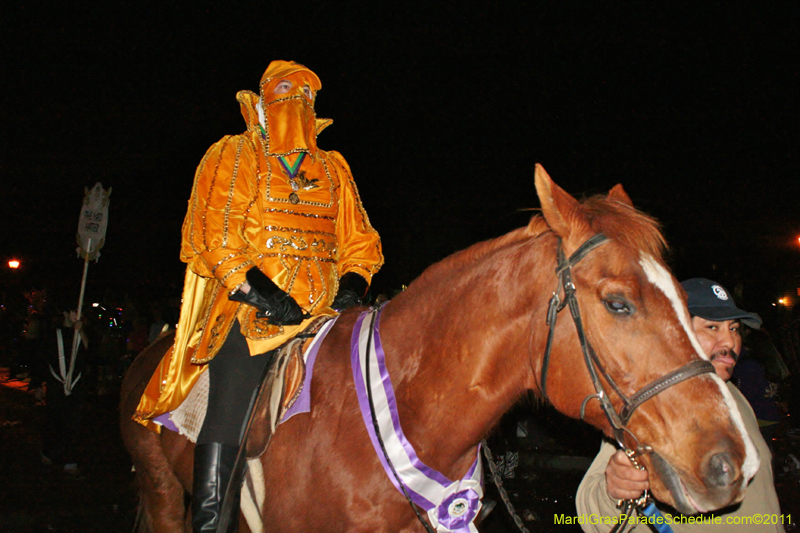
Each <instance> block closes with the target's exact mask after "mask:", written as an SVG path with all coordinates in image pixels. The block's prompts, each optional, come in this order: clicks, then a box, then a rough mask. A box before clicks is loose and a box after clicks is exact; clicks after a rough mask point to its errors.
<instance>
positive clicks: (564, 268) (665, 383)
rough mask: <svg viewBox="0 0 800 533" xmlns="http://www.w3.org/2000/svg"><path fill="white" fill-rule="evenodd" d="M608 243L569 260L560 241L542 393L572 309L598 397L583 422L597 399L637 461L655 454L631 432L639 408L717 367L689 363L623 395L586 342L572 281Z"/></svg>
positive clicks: (595, 243) (596, 240)
mask: <svg viewBox="0 0 800 533" xmlns="http://www.w3.org/2000/svg"><path fill="white" fill-rule="evenodd" d="M608 240H609V239H608V237H606V236H605V235H604V234H602V233H598V234H596V235H594V236H593V237H591V238H589V239H588V240H587V241H586V242H584V243H583V244H581V245H580V246H579V247H578V249H577V250H575V252H574V253H573V254H572V255H571V256H570V257H569V258H567V257H566V255H565V254H564V249H563V246H562V245H561V238H560V237H559V238H558V252H557V259H558V264H557V265H556V275H557V276H558V286H557V287H556V290H555V291H554V292H553V297H552V298H551V299H550V305H549V307H548V309H547V324H548V326H549V327H550V330H549V332H548V334H547V344H546V346H545V352H544V358H543V360H542V371H541V385H540V389H541V392H542V396H543V397H544V398H547V369H548V366H549V364H550V352H551V349H552V346H553V336H554V333H555V328H556V320H557V319H558V313H559V312H560V311H561V310H562V309H564V307H566V306H567V305H568V306H569V310H570V314H571V315H572V320H573V322H574V323H575V329H576V330H577V333H578V340H579V341H580V344H581V350H582V351H583V360H584V363H585V364H586V369H587V370H588V372H589V377H590V378H591V380H592V384H593V385H594V389H595V393H594V394H590V395H589V396H587V397H586V398H585V399H584V400H583V403H582V404H581V413H580V414H581V419H583V418H584V415H585V410H586V404H587V403H588V402H589V400H591V399H596V400H597V401H599V402H600V406H601V407H602V409H603V412H604V413H605V415H606V418H608V421H609V423H610V424H611V428H612V430H613V434H614V438H615V439H616V441H617V443H618V444H619V445H620V447H621V448H622V449H623V450H626V451H632V452H633V455H632V456H634V457H635V456H636V455H640V454H642V453H649V452H651V451H652V449H651V448H650V447H649V446H647V445H642V444H641V443H640V442H639V440H638V439H637V438H636V436H635V435H634V434H633V433H632V432H631V431H630V430H629V429H628V428H627V424H628V421H629V420H630V418H631V415H633V412H634V411H635V410H636V408H637V407H639V406H640V405H642V404H643V403H644V402H646V401H647V400H649V399H650V398H652V397H653V396H656V395H657V394H659V393H661V392H663V391H664V390H666V389H668V388H669V387H671V386H673V385H677V384H678V383H680V382H682V381H686V380H687V379H690V378H693V377H695V376H698V375H700V374H705V373H709V372H714V366H713V365H712V364H711V363H710V362H708V361H705V360H697V361H692V362H691V363H687V364H686V365H684V366H682V367H680V368H678V369H677V370H673V371H672V372H669V373H668V374H666V375H664V376H661V377H660V378H658V379H656V380H654V381H652V382H651V383H649V384H647V385H645V386H644V387H642V388H641V389H639V390H638V391H636V392H635V393H633V394H632V395H631V396H626V395H625V394H623V393H622V391H621V390H620V389H619V387H618V386H617V384H616V383H615V382H614V380H613V379H612V378H611V376H610V375H609V374H608V372H607V371H606V370H605V368H604V367H603V365H602V364H601V363H600V360H599V359H598V358H597V354H596V353H595V351H594V349H593V348H592V345H591V343H590V342H589V340H588V339H587V338H586V332H585V331H584V329H583V320H582V319H581V312H580V308H579V306H578V299H577V297H576V295H575V293H576V288H575V284H574V283H573V281H572V267H573V266H575V265H576V264H577V263H578V262H580V260H581V259H583V258H584V257H586V255H588V254H589V252H591V251H592V250H594V249H595V248H597V247H599V246H602V245H603V244H605V243H607V242H608ZM562 291H563V294H564V297H563V299H562V298H561V297H560V296H559V293H560V292H562ZM600 376H602V377H603V378H604V379H605V381H606V382H607V383H608V384H609V385H610V386H611V388H612V389H613V390H614V392H615V393H616V394H617V396H619V397H620V399H621V400H622V403H623V406H622V409H621V410H620V411H619V412H617V411H616V409H615V408H614V406H613V405H612V403H611V399H610V398H609V395H608V393H607V392H606V389H605V387H604V386H603V382H602V381H601V380H600ZM626 433H627V434H628V435H630V437H631V438H633V440H634V442H635V443H636V448H635V450H631V448H630V447H629V446H628V445H627V444H626V442H625V434H626ZM629 455H630V454H629Z"/></svg>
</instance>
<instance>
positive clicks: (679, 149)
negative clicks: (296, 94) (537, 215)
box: [0, 1, 800, 315]
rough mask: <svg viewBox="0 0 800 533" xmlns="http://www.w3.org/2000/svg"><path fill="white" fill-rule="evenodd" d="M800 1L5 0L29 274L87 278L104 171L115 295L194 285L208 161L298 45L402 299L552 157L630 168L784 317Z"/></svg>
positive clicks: (25, 272) (517, 210) (15, 237)
mask: <svg viewBox="0 0 800 533" xmlns="http://www.w3.org/2000/svg"><path fill="white" fill-rule="evenodd" d="M81 6H83V7H81ZM799 6H800V4H798V3H797V2H763V1H754V2H736V1H734V2H711V1H709V2H687V3H681V2H662V3H656V2H646V3H645V2H529V3H528V2H515V1H505V2H472V3H465V2H432V3H417V2H415V3H411V2H403V3H390V2H385V3H380V4H379V3H367V2H364V3H347V2H326V3H317V2H305V3H304V2H292V3H288V2H281V3H273V2H237V1H228V2H215V3H211V2H194V3H191V4H189V3H171V2H158V3H156V2H141V1H137V2H121V1H109V2H102V3H94V2H85V3H81V2H59V3H56V2H10V1H9V2H2V4H0V13H1V15H2V23H1V24H0V26H1V27H0V32H1V33H0V35H2V37H1V39H2V55H3V59H2V72H1V73H0V79H2V81H1V82H0V98H2V100H1V101H0V106H1V107H0V113H1V114H0V131H2V142H0V149H1V150H2V152H0V179H1V180H2V198H3V201H2V208H1V209H0V224H2V226H1V227H2V228H3V230H2V236H0V258H2V259H3V264H2V265H0V266H2V276H3V277H6V278H7V279H8V280H11V281H10V284H8V285H6V288H7V289H8V287H12V288H13V289H16V288H19V287H23V288H34V287H35V288H42V287H48V289H49V290H50V291H51V292H58V293H60V294H61V295H62V296H63V298H71V297H72V296H73V294H74V295H75V296H77V292H78V288H79V285H80V275H81V270H82V266H83V265H82V261H80V260H78V259H76V254H75V252H74V248H75V238H74V235H75V231H76V228H77V219H78V214H79V210H80V204H81V201H82V198H83V194H84V191H83V188H84V187H91V186H92V185H93V184H94V183H95V182H97V181H100V182H102V183H103V185H104V186H105V187H106V188H108V187H112V188H113V192H112V195H111V209H110V215H109V227H108V234H107V240H106V246H105V248H104V249H103V250H102V257H101V259H100V262H99V263H97V264H96V265H95V264H92V266H91V267H90V269H89V288H88V291H89V297H90V298H99V297H101V296H100V295H102V294H106V295H107V294H109V291H112V292H114V293H115V294H127V293H130V294H133V295H136V296H137V297H147V296H148V295H149V294H151V293H156V294H161V295H163V294H165V293H177V294H179V293H180V286H181V283H182V279H183V268H184V267H183V265H182V264H181V263H180V261H179V260H178V247H179V242H180V226H181V223H182V221H183V216H184V214H185V209H186V201H187V200H188V197H189V192H190V188H191V183H192V179H193V175H194V170H195V167H196V165H197V163H198V162H199V160H200V158H201V157H202V155H203V153H204V152H205V150H206V149H207V148H208V146H209V145H211V144H212V143H213V142H215V141H216V140H217V139H219V138H220V137H222V136H223V135H225V134H234V133H239V132H241V131H243V130H244V122H243V120H242V118H241V116H240V114H239V110H238V104H237V102H236V101H235V98H234V97H235V93H236V91H238V90H240V89H251V90H256V89H257V86H258V81H259V79H260V77H261V74H262V72H263V71H264V69H265V68H266V66H267V65H268V64H269V62H270V61H271V60H273V59H293V60H296V61H298V62H301V63H303V64H305V65H307V66H308V67H310V68H311V69H312V70H314V71H315V72H316V73H317V74H318V75H319V77H320V79H321V80H322V83H323V89H322V91H321V92H320V95H319V100H318V103H317V114H318V116H320V117H331V118H333V119H334V120H335V123H334V125H333V126H332V127H330V128H329V129H328V130H326V131H325V132H324V133H322V134H321V136H320V139H319V144H320V146H321V147H322V148H324V149H336V150H339V151H340V152H342V153H343V154H344V156H345V157H346V158H347V160H348V162H349V163H350V165H351V167H352V169H353V172H354V174H355V177H356V181H357V183H358V186H359V190H360V193H361V196H362V199H363V201H364V204H365V207H366V208H367V210H368V212H369V214H370V218H371V220H372V223H373V225H374V226H375V227H376V229H378V231H379V232H380V233H381V236H382V238H383V242H384V251H385V256H386V266H385V267H384V270H383V271H382V272H381V273H380V274H379V275H378V276H377V277H376V279H375V290H376V292H381V291H391V290H393V289H397V288H399V287H400V285H402V284H407V283H409V282H410V281H411V280H412V279H413V278H414V277H416V276H417V275H418V274H419V273H420V272H421V271H422V270H423V269H424V268H425V267H426V266H427V265H429V264H430V263H432V262H435V261H437V260H439V259H441V258H442V257H444V256H446V255H448V254H450V253H452V252H454V251H456V250H459V249H461V248H464V247H466V246H468V245H469V244H471V243H473V242H476V241H478V240H482V239H486V238H490V237H494V236H498V235H501V234H502V233H504V232H506V231H509V230H511V229H513V228H515V227H518V226H521V225H523V224H525V223H526V222H527V220H528V218H529V217H530V215H531V212H530V211H528V209H530V208H535V207H537V206H538V200H537V199H536V196H535V190H534V186H533V171H534V164H535V163H536V162H541V163H542V164H543V165H544V166H545V168H546V169H547V170H548V172H549V173H550V175H551V176H552V177H553V179H554V180H555V181H556V182H557V183H559V184H560V185H561V186H562V187H563V188H565V189H566V190H567V191H569V192H571V193H573V194H575V195H576V196H582V195H588V194H594V193H599V192H606V191H607V190H608V189H609V188H610V187H612V186H613V185H614V184H616V183H622V184H623V185H624V187H625V189H626V190H627V192H628V194H629V195H630V196H631V198H632V199H633V201H634V203H635V204H636V205H637V206H638V207H639V208H641V209H643V210H645V211H647V212H649V213H650V214H652V215H654V216H655V217H657V218H658V219H660V220H661V221H662V223H663V224H664V232H665V234H666V236H667V239H668V241H669V242H670V244H671V252H670V255H669V258H668V259H669V261H670V264H671V266H672V267H673V268H674V270H675V273H676V275H677V276H678V277H679V278H681V279H682V278H685V277H693V276H705V277H710V278H713V279H717V280H718V281H721V282H722V283H724V284H726V285H728V287H729V288H732V289H735V291H736V292H737V294H738V295H741V296H743V299H744V300H745V302H746V305H748V306H749V307H750V308H752V309H753V310H757V311H759V312H761V313H762V314H767V315H769V314H770V310H771V309H772V306H771V304H772V303H773V302H774V301H775V300H776V299H777V297H778V296H780V295H781V294H783V293H785V292H787V291H789V292H790V293H792V294H794V291H795V288H796V287H797V286H800V284H799V283H798V281H800V280H798V279H797V278H798V274H800V269H798V258H800V245H798V242H797V237H798V234H800V215H799V214H798V211H797V199H798V189H799V188H800V186H799V185H798V180H797V170H798V164H797V163H798V160H797V158H798V135H797V127H798V118H799V117H798V100H797V94H798V51H799V49H798V37H797V34H798V31H797V30H798V12H799V11H800V7H799ZM11 257H18V258H19V259H21V260H22V261H23V267H22V268H21V269H20V270H19V271H18V272H11V271H10V270H8V269H6V268H5V262H6V260H7V259H8V258H11ZM65 305H72V304H65Z"/></svg>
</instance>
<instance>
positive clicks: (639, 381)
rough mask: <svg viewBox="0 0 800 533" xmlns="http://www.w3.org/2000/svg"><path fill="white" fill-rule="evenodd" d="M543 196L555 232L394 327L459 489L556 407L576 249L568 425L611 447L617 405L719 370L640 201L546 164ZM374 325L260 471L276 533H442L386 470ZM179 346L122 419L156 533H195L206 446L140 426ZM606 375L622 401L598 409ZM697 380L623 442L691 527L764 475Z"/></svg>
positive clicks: (389, 345)
mask: <svg viewBox="0 0 800 533" xmlns="http://www.w3.org/2000/svg"><path fill="white" fill-rule="evenodd" d="M536 189H537V192H538V195H539V199H540V201H541V205H542V216H536V217H534V218H533V219H532V220H531V222H530V224H529V225H528V226H527V227H524V228H520V229H518V230H516V231H513V232H511V233H509V234H507V235H505V236H503V237H500V238H498V239H495V240H491V241H487V242H483V243H479V244H476V245H474V246H472V247H471V248H468V249H467V250H464V251H462V252H459V253H457V254H455V255H453V256H451V257H449V258H447V259H445V260H443V261H442V262H440V263H438V264H436V265H434V266H432V267H430V268H429V269H427V270H426V271H425V273H423V274H422V276H420V278H419V279H417V280H416V281H415V282H414V283H412V284H411V285H410V286H409V287H408V289H407V290H406V291H405V292H403V293H402V294H400V295H399V296H397V297H396V298H395V299H393V300H391V301H390V302H389V303H388V304H387V305H386V306H385V307H384V309H383V311H382V316H381V318H380V326H381V332H380V334H381V339H382V347H383V350H384V351H385V354H386V355H385V357H386V367H387V370H388V373H389V374H390V376H391V381H392V383H393V386H394V394H395V397H396V401H397V410H398V414H399V419H400V420H401V421H402V427H403V430H404V432H405V436H406V437H407V439H408V441H409V442H410V443H411V444H412V445H413V447H414V449H415V450H416V453H417V455H418V457H419V459H420V460H421V461H423V462H424V463H425V464H427V465H428V466H430V467H431V468H434V469H436V470H438V471H439V472H441V473H442V474H444V475H445V476H447V477H448V478H450V479H461V477H462V476H464V474H465V472H467V470H468V469H469V468H470V467H471V465H472V463H473V461H474V459H475V457H476V453H477V449H478V448H477V447H478V444H479V443H480V442H481V440H482V439H483V438H485V437H486V436H487V434H488V433H489V432H490V431H491V430H492V428H493V427H494V426H495V425H496V424H497V423H498V421H499V420H500V417H501V416H502V415H503V414H504V413H505V412H506V411H507V410H509V409H510V408H511V407H512V406H513V405H514V403H515V402H517V401H518V400H519V399H520V398H521V397H523V396H524V395H525V394H526V393H527V392H528V391H533V392H534V393H535V394H537V395H538V396H539V397H542V396H543V395H542V389H543V387H542V385H543V384H542V382H541V380H542V374H543V363H544V361H543V354H544V352H545V351H546V346H547V345H548V344H550V343H549V341H548V329H549V328H548V325H547V324H546V322H547V320H546V315H547V314H548V301H549V300H550V298H551V296H552V294H553V292H554V291H555V292H556V293H561V294H562V297H563V295H564V290H563V289H561V288H559V287H560V285H559V278H558V277H557V275H556V265H557V257H559V247H562V249H563V254H565V257H570V256H571V254H573V253H575V252H576V251H577V250H580V252H579V254H578V255H579V256H580V257H573V259H574V260H573V261H571V263H572V265H571V266H572V268H571V269H569V270H570V274H571V278H572V279H571V281H570V282H569V283H566V284H564V285H563V287H564V288H566V289H567V292H569V291H571V290H572V289H573V287H574V294H575V296H576V297H577V299H576V303H577V305H576V306H575V307H576V308H579V309H580V313H581V319H575V320H570V319H569V317H568V316H566V313H565V314H564V316H565V317H564V318H562V319H561V320H560V321H558V322H557V323H556V324H554V328H553V333H552V349H551V350H549V362H548V364H547V365H546V366H547V371H546V377H545V383H546V399H547V401H549V402H551V403H552V404H553V405H554V406H555V407H556V409H558V410H559V411H561V412H562V413H564V414H566V415H568V416H570V417H574V418H579V417H580V416H581V412H582V411H585V412H584V413H583V418H584V419H585V420H586V421H587V422H588V423H590V424H592V425H594V426H595V427H597V428H600V429H601V430H603V431H604V432H605V433H606V434H607V435H609V436H611V435H612V434H613V433H614V427H613V425H614V424H612V422H610V420H613V419H614V417H617V419H618V418H620V417H619V416H617V414H611V415H607V414H606V413H604V411H603V409H602V408H601V403H602V400H603V399H604V398H605V399H606V400H607V399H610V400H611V401H610V404H611V405H612V406H613V409H614V413H620V412H621V411H624V407H625V406H624V404H625V403H626V401H627V400H626V399H625V398H630V397H631V396H633V397H636V392H637V391H639V392H641V390H642V389H643V388H646V387H647V385H648V384H652V383H653V382H657V381H658V380H659V379H660V378H661V377H663V376H665V375H670V373H672V372H674V371H676V370H678V369H682V368H684V367H686V365H689V366H690V367H692V366H693V367H696V366H697V365H698V363H697V362H698V361H699V360H701V359H706V358H705V356H704V355H703V352H702V350H701V348H700V347H699V344H698V343H697V341H696V338H695V337H694V333H693V332H692V330H691V327H690V325H689V315H688V312H687V310H686V307H685V297H684V296H682V294H683V292H682V290H681V289H680V286H679V285H678V284H677V282H676V281H675V279H674V277H673V276H672V275H671V274H669V272H668V271H667V269H666V268H665V266H664V264H663V261H662V259H661V254H662V251H663V250H662V249H663V246H664V242H663V237H662V236H661V234H660V232H659V231H658V228H657V225H656V223H655V222H654V221H653V220H652V219H651V218H649V217H647V216H646V215H644V214H642V213H640V212H638V211H636V210H635V209H634V208H633V206H632V204H631V201H630V199H629V198H628V196H627V195H626V194H625V192H624V191H623V190H622V187H620V186H619V185H618V186H616V187H615V188H614V189H612V191H611V192H610V193H609V195H608V196H607V197H593V198H590V199H588V200H586V201H584V202H582V203H580V202H578V201H576V200H575V199H574V198H573V197H571V196H570V195H569V194H567V193H566V192H564V191H563V190H562V189H561V188H559V187H558V186H557V185H555V184H554V183H553V182H552V181H551V179H550V177H549V176H548V175H547V174H546V173H545V172H544V170H543V169H542V168H541V167H540V166H538V165H537V170H536ZM601 233H602V234H603V235H605V236H606V237H607V239H608V240H607V241H606V242H605V243H603V244H601V245H598V246H597V247H596V248H594V249H592V250H591V251H588V252H587V253H585V254H584V252H585V251H586V250H585V249H582V245H583V244H584V243H585V242H586V241H588V240H590V239H591V238H592V237H593V236H595V235H597V234H601ZM563 266H564V262H563V261H562V262H561V268H560V270H561V271H562V273H563V271H564V270H565V269H564V268H563ZM358 316H359V313H358V311H348V312H346V313H344V314H343V315H342V316H341V317H340V318H339V320H338V322H337V323H336V324H335V326H334V327H333V329H332V330H331V332H330V333H329V334H328V336H327V338H326V339H325V341H324V343H323V344H322V346H321V349H320V351H319V354H318V356H317V359H316V365H315V368H314V374H313V382H312V385H311V411H310V413H308V414H302V415H298V416H295V417H293V418H291V419H289V420H288V421H287V422H285V423H284V424H282V425H281V426H279V428H278V430H277V432H276V434H275V436H274V437H273V439H272V442H271V444H270V446H269V448H268V450H267V452H266V453H265V454H264V455H263V456H262V457H261V459H260V461H261V464H262V465H263V469H264V475H265V490H266V497H265V499H264V503H263V504H262V505H261V508H260V509H259V512H260V514H261V516H262V517H263V519H264V523H265V524H267V525H268V526H267V530H268V531H278V532H289V531H291V532H297V531H319V532H367V531H368V532H371V533H376V532H392V533H395V532H411V531H424V527H423V525H422V524H421V523H420V521H419V519H418V518H417V516H416V515H415V513H414V511H413V510H412V507H411V506H410V505H409V503H408V501H407V500H406V498H405V497H404V496H403V495H402V494H401V493H400V492H399V491H398V490H396V488H395V486H394V485H393V484H392V482H390V480H389V478H388V476H387V474H386V473H385V472H384V469H383V468H382V467H381V462H380V460H379V457H378V455H377V454H376V452H375V450H374V449H373V445H372V443H371V441H370V438H369V436H368V432H367V429H366V426H365V423H364V420H363V419H362V415H361V413H360V411H359V404H358V400H357V391H356V386H355V383H354V378H353V371H352V369H351V353H350V343H351V334H352V333H351V332H352V328H353V325H354V323H355V322H356V320H357V318H358ZM578 322H581V324H582V325H581V326H580V327H576V326H577V325H578ZM169 342H170V341H169V339H164V340H162V341H161V342H159V343H157V344H155V345H153V346H151V347H150V348H149V349H148V350H147V351H145V353H143V354H142V355H141V356H140V357H139V359H138V360H137V361H136V362H135V363H134V365H133V366H132V367H131V369H130V371H129V373H128V375H127V376H126V379H125V382H124V384H123V396H122V405H121V416H122V422H121V425H122V434H123V437H124V440H125V443H126V445H127V447H128V450H129V451H130V453H131V455H132V457H133V461H134V464H135V466H136V471H137V477H138V480H139V483H140V489H141V493H142V503H143V507H144V511H145V517H146V522H147V524H148V526H149V527H150V528H151V529H152V530H153V531H156V532H162V531H163V532H174V531H180V530H181V529H182V528H184V527H185V528H186V530H187V531H188V530H189V528H188V526H187V525H186V524H188V523H189V520H188V517H186V514H187V511H186V507H185V505H184V503H185V491H186V492H188V491H189V490H190V487H191V485H192V483H191V471H192V469H191V464H192V450H193V445H192V444H191V443H189V441H188V440H186V439H185V438H184V437H181V436H179V435H177V434H175V433H173V432H170V431H166V430H165V431H163V432H162V434H161V435H157V434H156V433H153V432H151V431H149V430H147V429H145V428H144V427H142V426H140V425H138V424H136V423H134V422H132V421H131V415H132V414H133V411H134V408H135V406H136V404H137V402H138V399H139V396H140V395H141V393H142V391H143V389H144V386H145V384H146V383H147V381H148V379H149V377H150V375H151V373H152V371H153V369H154V368H155V366H156V364H157V363H158V360H159V359H160V358H161V357H162V355H163V354H164V353H165V352H166V351H167V349H168V348H169ZM583 345H585V346H583ZM590 359H591V360H594V361H595V362H596V363H597V364H596V365H595V366H594V371H595V372H599V377H598V378H596V379H597V380H599V383H600V386H601V387H603V388H604V389H605V391H610V392H605V393H604V394H603V395H598V394H597V389H596V386H597V385H596V384H594V383H593V380H592V378H591V377H590V371H589V370H588V369H587V364H586V361H589V360H590ZM590 364H591V363H590ZM704 364H705V363H699V365H704ZM692 376H693V377H690V379H689V378H687V376H683V378H681V379H683V380H682V381H681V380H680V379H676V380H674V381H676V382H677V384H674V385H673V386H667V385H669V384H670V383H669V382H668V383H666V385H665V384H664V383H659V386H658V387H656V389H657V390H654V391H649V392H648V394H646V395H645V397H644V398H640V400H641V402H642V403H641V404H640V405H639V406H638V408H636V409H635V410H634V411H633V413H632V414H630V413H628V416H629V419H627V418H628V417H625V416H623V417H622V418H624V420H623V425H624V423H625V422H627V425H626V427H625V428H624V429H622V430H621V432H620V431H619V428H617V429H618V431H617V436H618V437H619V435H620V434H622V435H623V436H622V440H633V441H634V442H635V443H638V444H640V451H642V450H646V451H650V450H652V453H644V455H643V456H642V457H641V458H640V462H642V463H643V464H644V465H645V466H646V467H647V468H648V469H649V470H650V472H651V478H650V479H651V486H652V490H653V493H654V494H655V496H656V497H657V498H659V499H660V500H661V501H663V502H666V503H669V504H671V505H673V506H674V507H676V508H677V509H679V510H681V511H683V512H686V513H692V512H697V511H698V510H702V511H707V510H712V509H717V508H720V507H723V506H726V505H729V504H731V503H733V502H736V501H740V500H741V498H743V497H744V490H745V487H746V484H747V481H748V480H749V479H750V478H751V477H752V476H753V474H754V473H755V466H754V465H755V464H757V458H756V457H755V454H756V452H755V449H754V448H753V445H752V443H751V442H750V440H749V438H748V437H747V436H746V434H745V433H744V431H743V426H742V423H741V418H740V415H739V413H738V411H736V408H735V406H734V405H733V402H732V399H731V398H730V396H729V394H728V392H727V389H726V387H725V386H723V384H722V381H721V380H719V378H717V377H716V376H715V375H714V374H713V373H708V372H706V373H702V374H699V375H694V374H692ZM661 385H665V386H664V387H662V386H661ZM662 388H663V389H665V390H663V391H661V392H660V393H658V394H655V392H658V390H661V389H662ZM651 394H654V395H652V396H651ZM595 400H600V401H595ZM634 436H635V437H634ZM422 515H423V517H424V513H422ZM245 527H246V525H245V524H244V521H241V528H242V530H245Z"/></svg>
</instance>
